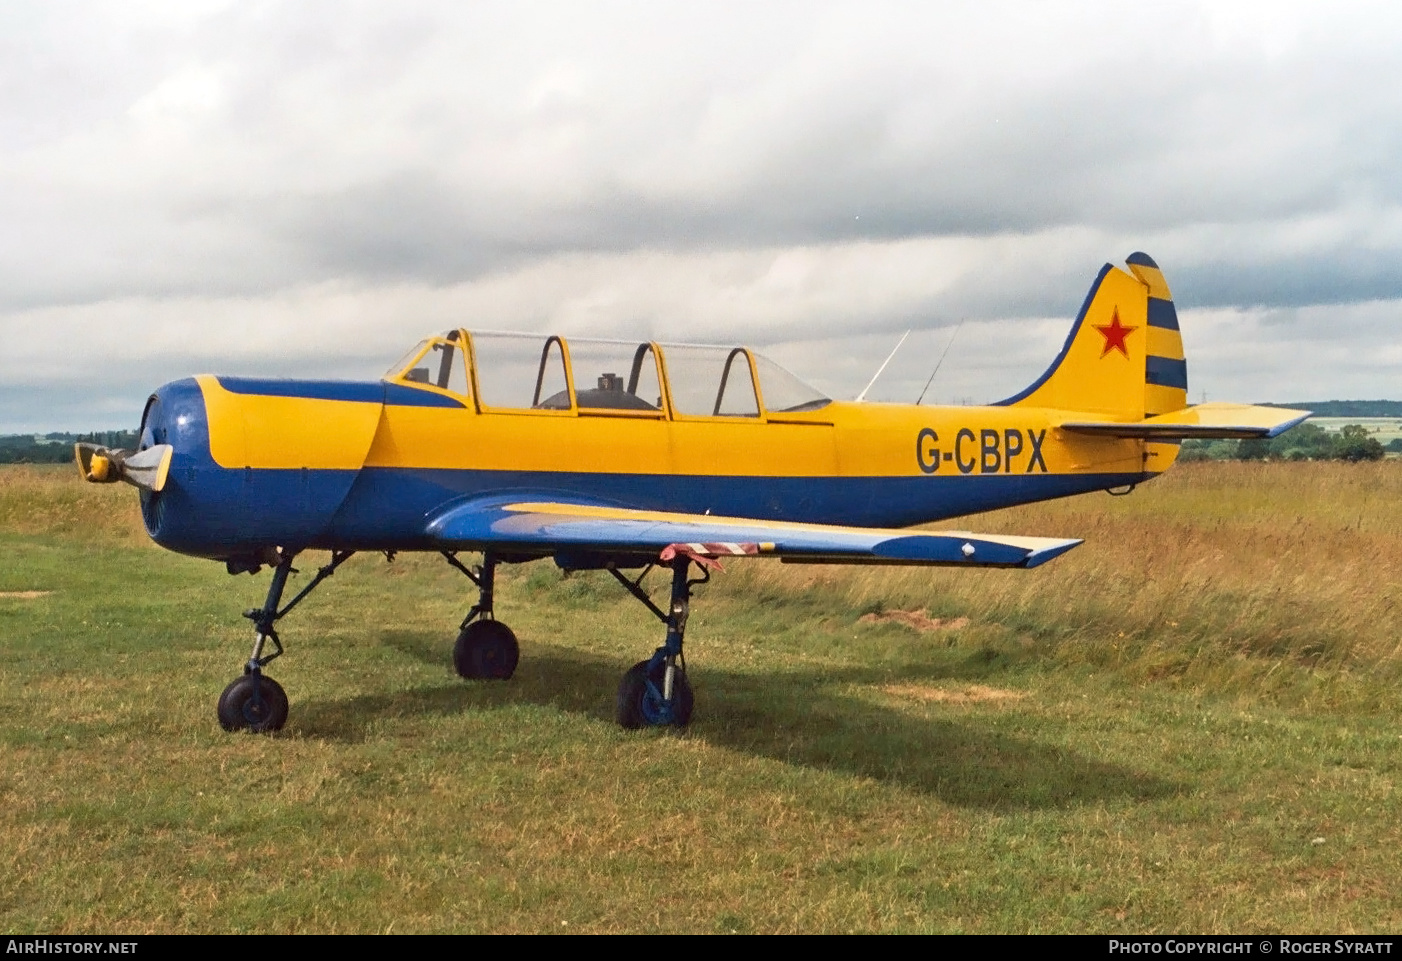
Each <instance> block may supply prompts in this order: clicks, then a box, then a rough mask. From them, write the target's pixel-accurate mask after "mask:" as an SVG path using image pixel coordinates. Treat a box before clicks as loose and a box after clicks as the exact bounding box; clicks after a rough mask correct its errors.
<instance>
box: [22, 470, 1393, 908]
mask: <svg viewBox="0 0 1402 961" xmlns="http://www.w3.org/2000/svg"><path fill="white" fill-rule="evenodd" d="M1399 488H1402V471H1398V470H1397V469H1396V468H1395V466H1394V465H1391V464H1382V465H1358V466H1356V467H1354V466H1350V465H1334V464H1300V465H1254V464H1201V465H1196V464H1195V465H1184V466H1183V467H1182V468H1179V469H1178V470H1176V471H1175V472H1174V473H1172V474H1170V475H1169V476H1168V477H1166V478H1164V479H1162V480H1161V481H1157V482H1155V483H1154V484H1152V485H1149V486H1147V487H1146V488H1144V489H1143V490H1140V491H1138V492H1136V493H1135V494H1134V495H1133V496H1132V497H1129V498H1121V499H1111V498H1108V497H1105V496H1103V495H1102V496H1095V497H1088V498H1081V499H1076V500H1070V501H1064V502H1058V503H1056V504H1050V505H1045V506H1034V507H1029V508H1023V509H1020V510H1016V511H1006V512H1000V513H998V514H990V515H985V516H983V517H978V518H971V519H969V520H968V521H967V522H963V524H964V525H966V526H968V527H969V528H971V529H975V530H1018V531H1020V532H1023V533H1033V534H1047V535H1062V534H1069V535H1075V536H1085V537H1087V543H1086V545H1085V546H1083V547H1081V548H1079V549H1078V550H1076V551H1073V552H1072V553H1071V554H1069V555H1067V556H1066V557H1065V558H1062V559H1060V560H1058V561H1057V562H1055V563H1053V564H1051V565H1048V566H1047V567H1045V568H1042V569H1039V570H1036V571H1031V572H956V571H944V570H898V569H846V568H813V567H785V566H781V565H777V564H773V563H770V562H752V563H749V564H746V563H742V562H736V563H734V564H731V565H729V569H728V570H727V571H726V572H725V573H724V574H721V575H718V577H717V578H716V579H715V581H714V582H713V583H712V584H711V585H709V586H707V587H705V588H703V589H702V591H701V592H700V594H699V596H698V599H697V602H696V604H695V605H694V607H693V615H692V621H691V625H690V630H689V638H688V639H689V642H690V643H689V644H688V654H689V662H690V666H691V672H692V678H693V681H694V684H695V688H696V697H697V708H696V715H695V719H694V721H693V724H692V726H691V728H690V729H688V730H687V731H686V732H685V733H676V732H656V731H653V732H637V733H627V732H623V731H620V730H619V729H617V728H616V726H615V725H614V724H613V721H612V699H613V690H614V688H615V686H616V684H617V682H618V678H619V676H620V675H621V674H622V672H623V671H624V670H625V669H626V668H627V667H628V666H629V665H630V664H632V663H633V662H635V661H636V660H638V659H639V658H641V657H644V656H646V654H647V653H649V652H650V651H651V649H652V648H653V646H655V644H656V643H657V642H658V640H659V639H660V628H659V625H658V624H657V623H656V621H655V620H654V619H653V618H652V616H651V615H650V614H648V613H647V612H646V611H644V610H643V609H642V608H641V607H640V606H639V605H637V604H636V603H635V602H633V601H632V600H631V599H628V598H626V597H625V596H623V595H622V592H621V591H619V590H618V589H617V588H616V587H615V586H614V585H613V584H612V582H611V581H610V580H607V579H606V578H605V577H603V576H600V575H597V574H579V575H574V576H573V577H570V578H568V579H562V578H561V576H560V574H559V573H558V572H556V571H555V570H554V569H553V568H552V567H550V566H548V565H546V564H533V565H526V566H523V567H520V568H506V569H503V571H502V573H501V576H500V579H499V593H498V614H499V616H500V617H501V618H502V619H503V620H505V621H507V622H508V623H510V624H511V625H512V627H513V628H514V629H515V630H516V632H517V634H518V635H519V636H520V638H521V644H522V660H521V666H520V668H519V669H518V672H517V675H516V677H515V678H514V679H513V680H512V681H510V682H507V683H491V682H470V683H469V682H464V681H461V680H460V679H458V678H457V677H456V676H455V675H454V674H453V673H452V670H451V666H450V664H449V649H450V643H451V637H452V635H453V633H454V632H455V628H456V624H457V622H458V620H459V619H460V618H461V616H462V614H463V612H464V611H465V609H466V608H467V607H468V606H470V604H471V602H472V600H473V595H472V594H471V593H470V592H469V588H470V585H469V584H468V583H467V582H466V580H465V579H464V578H462V577H461V575H459V574H457V573H456V572H454V571H452V570H451V569H450V568H448V567H447V565H445V564H443V563H442V561H441V560H438V559H435V558H429V557H412V556H402V555H401V556H400V557H399V558H398V559H397V560H396V561H395V562H394V563H393V564H386V563H384V561H383V559H381V558H374V557H364V556H362V557H357V558H354V559H353V560H351V561H350V562H349V563H347V564H346V565H345V566H344V567H343V568H342V569H341V570H340V571H338V573H337V574H336V576H335V577H333V578H332V579H331V580H330V581H329V582H327V583H326V584H325V585H324V586H323V587H322V588H321V589H320V590H319V591H318V592H317V593H316V594H315V595H313V597H312V598H311V599H310V600H308V601H307V602H305V603H304V604H303V606H301V607H299V608H298V610H297V611H296V612H294V613H293V614H292V615H290V616H289V617H288V618H287V619H286V620H285V621H284V622H282V624H281V631H282V634H283V637H284V639H285V641H286V642H287V644H288V654H287V656H286V657H284V658H282V659H281V660H279V661H277V662H276V663H275V664H274V665H273V667H272V669H271V670H270V673H271V674H272V675H273V676H275V677H277V679H278V680H279V681H280V682H281V683H282V684H283V685H284V686H285V687H286V688H287V690H288V693H289V695H290V697H291V699H292V710H291V716H290V719H289V722H288V725H287V728H286V729H285V731H284V732H283V733H281V734H280V735H278V736H275V737H258V736H250V735H240V736H230V735H227V734H225V733H224V732H223V731H221V730H220V729H219V727H218V724H217V723H216V721H215V717H214V702H215V699H216V698H217V696H218V693H219V691H220V690H221V689H222V688H223V686H224V685H225V684H226V683H228V681H229V680H231V679H232V678H233V677H234V676H235V674H236V673H237V672H238V670H239V667H240V665H241V663H242V662H243V660H244V659H246V657H247V656H248V648H249V645H250V643H251V639H252V638H251V633H250V630H249V626H248V624H247V622H246V621H244V620H243V619H242V618H240V617H239V616H238V613H239V611H241V610H243V609H244V608H246V607H250V606H253V605H255V604H257V603H259V602H261V600H262V596H263V592H264V590H265V589H266V584H267V578H268V574H267V573H266V572H264V573H263V574H261V575H259V576H258V577H257V578H251V577H248V576H246V575H244V576H240V577H237V578H231V577H229V576H227V575H226V574H224V572H223V569H222V567H221V566H219V565H217V564H213V563H209V562H202V561H196V560H191V559H188V558H182V557H179V556H176V555H172V554H168V553H166V552H164V551H161V550H160V549H158V548H155V547H153V546H151V545H150V544H149V543H148V542H146V541H145V538H144V535H143V534H141V532H140V524H139V520H138V519H137V517H136V514H135V508H134V497H133V496H132V494H131V491H130V490H129V489H127V488H125V487H122V486H120V485H117V486H114V487H95V486H92V485H82V484H80V483H78V482H77V479H76V477H70V474H69V473H68V472H54V471H45V470H42V469H37V468H15V469H8V470H4V471H0V548H3V552H4V553H3V558H4V560H3V561H0V629H3V633H0V638H3V641H0V927H2V928H4V929H6V930H9V931H12V932H84V931H104V932H105V931H115V932H121V933H143V932H167V931H175V932H180V931H196V932H205V931H308V932H311V931H327V932H330V931H336V932H352V931H391V930H392V931H399V932H412V931H699V932H729V931H738V932H772V931H973V932H991V931H1053V932H1054V931H1068V932H1086V931H1097V932H1115V931H1139V932H1142V931H1165V932H1187V931H1233V932H1275V931H1287V932H1288V931H1298V932H1310V931H1340V932H1352V931H1364V932H1378V931H1390V930H1395V929H1396V928H1398V927H1399V925H1400V924H1402V896H1399V894H1398V893H1397V890H1396V883H1395V878H1396V860H1397V854H1396V852H1397V851H1398V850H1399V849H1400V848H1402V826H1399V823H1400V822H1399V817H1398V814H1399V803H1398V797H1397V787H1398V777H1399V757H1402V721H1400V720H1399V717H1400V716H1402V714H1399V707H1402V704H1400V703H1399V700H1400V698H1399V694H1398V690H1399V684H1398V681H1399V677H1398V674H1399V668H1398V652H1399V647H1398V643H1399V637H1402V634H1399V632H1398V628H1399V626H1402V625H1399V623H1398V622H1399V614H1398V612H1397V611H1396V610H1395V608H1394V600H1395V588H1394V585H1396V584H1397V583H1398V578H1397V576H1396V575H1397V574H1398V573H1399V572H1398V570H1397V567H1398V565H1399V564H1402V560H1399V559H1398V558H1402V518H1399V517H1398V516H1397V515H1396V512H1395V511H1394V510H1393V509H1392V508H1393V505H1395V504H1397V503H1398V502H1399V501H1398V497H1397V495H1398V494H1399V493H1402V490H1399ZM318 563H322V560H321V558H319V557H318V558H311V559H309V563H306V564H305V565H303V573H302V575H301V576H300V577H298V578H297V579H296V580H295V581H294V586H295V585H296V584H298V583H305V581H306V579H307V578H308V577H309V576H310V573H311V571H312V570H313V569H314V567H315V565H316V564H318ZM658 590H659V592H660V591H661V585H660V583H659V586H658ZM33 591H49V592H52V593H48V594H45V595H42V596H37V597H18V596H13V594H14V592H33ZM7 594H8V595H11V596H5V595H7ZM892 610H925V611H926V612H928V613H929V614H930V615H931V616H932V617H941V618H954V617H967V618H968V619H969V621H968V623H967V625H966V626H964V627H961V628H957V629H952V630H951V629H941V630H936V631H930V632H925V633H921V632H919V631H916V630H912V629H911V628H908V627H905V626H902V625H900V624H897V623H892V622H887V621H876V622H864V621H861V620H860V619H859V618H860V616H861V615H863V614H867V613H880V612H885V611H892ZM1321 839H1322V840H1321Z"/></svg>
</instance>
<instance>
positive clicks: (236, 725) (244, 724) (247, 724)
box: [219, 674, 287, 734]
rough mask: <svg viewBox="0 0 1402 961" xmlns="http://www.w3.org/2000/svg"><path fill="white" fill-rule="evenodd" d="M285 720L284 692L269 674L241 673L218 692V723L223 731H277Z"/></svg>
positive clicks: (285, 701) (285, 703)
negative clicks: (221, 691)
mask: <svg viewBox="0 0 1402 961" xmlns="http://www.w3.org/2000/svg"><path fill="white" fill-rule="evenodd" d="M255 691H256V692H257V694H258V696H257V697H256V698H255V697H254V693H255ZM286 723H287V693H286V692H285V691H283V689H282V685H281V684H279V683H278V682H277V681H275V680H273V679H272V678H271V677H265V676H264V675H262V674H245V675H244V676H243V677H241V678H239V679H238V680H236V681H234V682H233V683H232V684H230V685H229V686H228V687H226V688H224V693H223V694H221V695H219V726H220V727H222V728H223V729H224V730H226V731H244V730H247V731H253V732H254V733H257V734H262V733H265V732H270V731H280V730H282V726H283V725H284V724H286Z"/></svg>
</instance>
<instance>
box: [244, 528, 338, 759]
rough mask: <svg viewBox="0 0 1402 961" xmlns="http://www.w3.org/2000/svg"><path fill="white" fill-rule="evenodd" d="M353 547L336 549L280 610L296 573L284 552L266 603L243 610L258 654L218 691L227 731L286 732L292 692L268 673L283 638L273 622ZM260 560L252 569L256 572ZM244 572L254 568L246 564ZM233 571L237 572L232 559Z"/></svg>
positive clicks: (275, 570) (328, 575) (319, 581)
mask: <svg viewBox="0 0 1402 961" xmlns="http://www.w3.org/2000/svg"><path fill="white" fill-rule="evenodd" d="M354 553H355V552H354V551H333V552H332V554H331V563H329V564H327V565H326V566H325V567H323V568H321V569H320V570H319V571H317V572H316V577H314V578H312V581H311V583H310V584H308V585H307V586H306V587H304V588H302V590H301V592H300V593H298V594H297V596H296V597H294V598H292V600H291V601H290V602H288V604H287V606H285V607H281V608H279V606H278V605H279V604H281V603H282V592H283V589H284V588H286V587H287V577H288V575H289V574H292V573H295V572H294V571H293V569H292V557H293V555H292V554H290V553H286V552H279V553H278V555H277V566H276V567H274V568H273V580H272V583H271V584H269V585H268V597H267V600H265V601H264V602H263V606H262V607H255V608H254V609H252V610H249V611H244V612H243V616H244V617H246V618H248V619H249V620H250V621H252V622H253V625H254V628H255V630H256V632H257V633H256V635H255V636H254V639H253V654H252V655H251V656H250V657H249V659H248V663H247V664H245V665H244V668H243V676H242V677H239V678H235V679H234V681H233V683H231V684H230V685H229V686H228V687H226V688H224V693H223V694H221V695H219V726H220V727H222V728H223V729H224V730H226V731H252V732H254V733H255V734H266V733H271V732H273V731H280V730H282V726H283V725H284V724H286V723H287V692H286V691H284V690H283V689H282V685H281V684H279V683H278V682H277V681H275V680H273V679H272V678H271V677H268V676H267V675H265V674H264V673H263V668H264V667H266V666H267V665H268V663H269V662H270V661H272V660H273V659H274V658H276V657H278V656H280V655H281V654H282V641H281V640H280V639H279V638H278V636H277V631H276V630H274V629H273V624H274V623H276V622H277V621H278V620H279V619H280V618H282V617H283V616H284V615H286V614H287V612H288V611H290V610H292V608H294V607H296V606H297V605H298V604H299V603H300V602H301V601H302V599H303V598H304V597H306V596H307V595H308V594H310V593H311V592H312V591H313V590H315V589H316V587H317V585H318V584H320V583H321V582H322V581H324V580H326V579H327V578H328V577H330V576H331V575H332V574H334V573H335V572H336V568H338V567H340V566H341V565H342V564H343V563H345V562H346V561H347V560H349V559H350V558H351V556H352V555H353V554H354ZM257 567H258V565H257V564H254V565H253V566H252V568H251V570H252V571H253V572H256V571H257ZM243 569H245V570H250V568H248V567H244V568H243ZM229 571H230V573H233V572H234V571H235V565H234V563H233V562H232V561H231V562H230V564H229ZM270 641H271V642H272V645H273V652H272V653H271V654H264V653H263V651H264V649H265V648H266V646H267V644H268V642H270Z"/></svg>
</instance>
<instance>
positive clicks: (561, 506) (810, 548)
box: [427, 497, 1081, 567]
mask: <svg viewBox="0 0 1402 961" xmlns="http://www.w3.org/2000/svg"><path fill="white" fill-rule="evenodd" d="M427 532H428V535H429V536H430V537H432V538H433V539H434V540H435V541H437V542H438V543H439V544H440V545H441V546H442V547H443V548H444V549H447V550H486V549H490V550H506V551H510V550H512V549H516V550H521V551H527V552H531V551H539V550H540V549H542V548H546V549H549V551H550V553H560V554H570V553H579V554H592V555H607V556H616V555H626V556H629V557H632V558H637V557H640V556H642V557H646V558H648V559H655V558H656V557H658V556H659V555H660V554H662V552H664V551H666V550H667V549H668V548H671V549H672V550H673V551H674V552H679V553H687V554H692V555H700V556H703V557H724V556H731V555H736V556H742V555H760V556H771V557H779V558H782V559H783V560H785V561H788V562H799V563H804V562H806V563H844V564H920V565H952V566H961V567H979V566H984V567H1036V566H1038V565H1039V564H1044V563H1046V562H1047V561H1049V560H1051V559H1052V558H1054V557H1057V556H1058V555H1060V554H1064V553H1065V552H1066V551H1069V550H1070V549H1071V548H1073V547H1075V546H1076V545H1077V544H1080V543H1081V541H1079V540H1069V539H1064V538H1049V537H1012V536H1006V535H1002V534H970V533H967V532H964V531H916V530H882V529H873V528H862V527H837V526H831V525H825V524H795V523H784V522H779V521H762V520H753V519H750V518H744V517H715V516H712V515H709V514H676V513H667V512H663V511H646V510H632V509H629V508H622V507H611V506H607V505H603V504H595V503H587V502H579V501H574V502H566V501H559V500H551V499H546V498H539V499H536V498H526V497H518V498H514V499H513V498H508V497H492V498H475V499H473V500H470V501H468V502H466V503H460V504H457V505H454V506H452V507H450V508H448V509H446V510H444V511H441V512H439V513H438V514H436V515H434V516H432V517H430V519H429V523H428V528H427Z"/></svg>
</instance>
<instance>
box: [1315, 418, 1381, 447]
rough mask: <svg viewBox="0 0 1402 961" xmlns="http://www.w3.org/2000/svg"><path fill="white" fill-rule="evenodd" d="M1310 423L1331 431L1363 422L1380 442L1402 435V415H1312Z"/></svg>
mask: <svg viewBox="0 0 1402 961" xmlns="http://www.w3.org/2000/svg"><path fill="white" fill-rule="evenodd" d="M1309 423H1311V424H1318V425H1319V426H1320V427H1322V428H1324V429H1325V430H1330V431H1338V430H1340V429H1342V428H1343V427H1344V425H1345V424H1361V425H1362V426H1364V427H1366V428H1368V433H1370V434H1372V435H1373V436H1374V437H1376V438H1377V439H1378V443H1380V444H1386V443H1387V442H1388V441H1390V440H1395V439H1396V438H1398V437H1402V417H1311V418H1310V419H1309Z"/></svg>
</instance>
